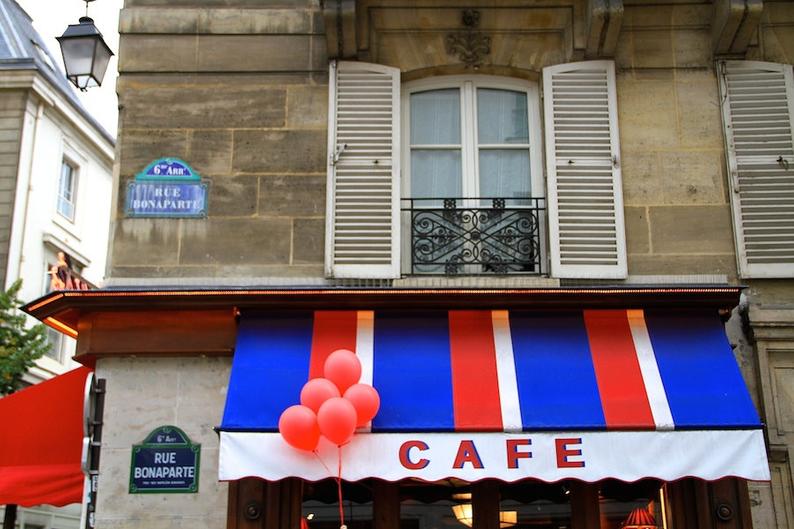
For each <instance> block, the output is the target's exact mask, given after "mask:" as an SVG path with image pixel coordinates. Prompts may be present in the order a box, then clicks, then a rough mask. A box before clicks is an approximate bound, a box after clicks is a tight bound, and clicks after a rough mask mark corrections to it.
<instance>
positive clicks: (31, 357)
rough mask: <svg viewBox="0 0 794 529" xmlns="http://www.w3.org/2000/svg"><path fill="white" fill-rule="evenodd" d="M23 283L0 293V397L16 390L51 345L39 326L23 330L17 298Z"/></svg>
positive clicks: (22, 315)
mask: <svg viewBox="0 0 794 529" xmlns="http://www.w3.org/2000/svg"><path fill="white" fill-rule="evenodd" d="M20 288H22V280H21V279H17V280H16V281H15V282H14V284H13V285H11V286H10V287H9V288H8V290H6V291H5V292H0V395H8V394H10V393H13V392H14V391H16V390H17V389H19V385H20V383H21V382H22V376H23V375H24V374H25V373H26V372H27V371H28V369H30V368H31V367H33V365H34V364H35V363H36V360H37V359H39V358H41V356H42V355H43V354H44V353H46V352H47V351H48V350H49V348H50V344H49V342H48V341H47V335H46V331H45V329H46V328H45V327H44V325H42V324H40V323H39V324H37V325H34V326H33V327H26V326H25V322H26V320H27V318H26V317H25V315H24V314H23V313H22V312H20V311H19V307H20V306H21V305H22V302H21V301H19V298H18V297H17V296H18V295H19V289H20Z"/></svg>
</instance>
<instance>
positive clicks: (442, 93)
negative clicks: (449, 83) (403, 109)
mask: <svg viewBox="0 0 794 529" xmlns="http://www.w3.org/2000/svg"><path fill="white" fill-rule="evenodd" d="M410 141H411V145H458V144H460V90H458V89H457V88H452V89H447V90H430V91H428V92H417V93H414V94H411V139H410Z"/></svg>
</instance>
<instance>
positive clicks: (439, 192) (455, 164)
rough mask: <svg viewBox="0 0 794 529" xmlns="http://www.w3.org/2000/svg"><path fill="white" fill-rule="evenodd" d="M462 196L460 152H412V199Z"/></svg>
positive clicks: (418, 150)
mask: <svg viewBox="0 0 794 529" xmlns="http://www.w3.org/2000/svg"><path fill="white" fill-rule="evenodd" d="M459 196H461V166H460V150H458V149H449V150H421V149H414V150H412V151H411V197H412V198H434V197H459Z"/></svg>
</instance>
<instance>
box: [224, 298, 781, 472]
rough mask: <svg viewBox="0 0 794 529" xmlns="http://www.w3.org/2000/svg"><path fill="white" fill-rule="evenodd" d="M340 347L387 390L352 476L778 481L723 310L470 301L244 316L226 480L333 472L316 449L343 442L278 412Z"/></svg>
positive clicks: (229, 408) (357, 446)
mask: <svg viewBox="0 0 794 529" xmlns="http://www.w3.org/2000/svg"><path fill="white" fill-rule="evenodd" d="M340 348H345V349H350V350H352V351H355V352H356V354H357V355H358V357H359V359H360V360H361V363H362V366H363V375H362V382H365V383H369V384H372V385H373V386H374V387H375V388H376V389H377V390H378V392H379V394H380V397H381V409H380V411H379V413H378V415H377V416H376V417H375V419H374V420H373V421H372V425H371V429H367V431H362V432H360V433H358V434H356V436H355V437H354V439H353V441H352V442H351V443H350V445H349V447H347V446H346V447H345V448H344V453H345V454H346V458H347V459H348V460H350V462H349V464H348V465H346V468H347V469H348V474H347V475H345V477H346V478H347V479H360V478H363V477H380V478H384V479H401V478H404V477H421V478H423V479H440V478H443V477H449V476H455V477H460V478H462V479H468V480H474V479H482V478H486V477H496V478H500V479H505V480H515V479H522V478H526V477H537V478H538V479H544V480H547V481H554V480H557V479H563V478H568V477H574V478H577V479H583V480H586V481H594V480H597V479H602V478H604V477H615V478H619V479H625V480H633V479H639V478H642V477H659V478H662V479H676V478H679V477H683V476H698V477H703V478H704V479H717V478H719V477H723V476H730V475H733V476H740V477H746V478H749V479H767V478H768V468H767V464H766V455H765V450H764V444H763V436H762V433H761V429H760V428H761V424H760V420H759V417H758V414H757V413H756V411H755V408H754V406H753V403H752V401H751V399H750V396H749V394H748V392H747V389H746V387H745V385H744V381H743V380H742V377H741V374H740V372H739V369H738V366H737V365H736V362H735V360H734V357H733V354H732V351H731V348H730V345H729V344H728V342H727V338H726V336H725V331H724V328H723V326H722V324H721V322H720V320H719V318H718V317H717V315H716V314H711V313H708V314H707V313H703V312H700V313H698V312H670V311H663V312H662V311H660V312H651V311H642V310H585V311H572V312H545V313H540V312H532V311H510V312H509V313H508V311H501V310H493V311H487V310H479V311H469V310H466V311H428V312H422V311H410V312H398V311H383V312H381V311H378V312H372V311H317V312H305V313H285V314H262V315H244V317H243V318H242V319H241V322H240V328H239V331H238V339H237V347H236V351H235V356H234V360H233V367H232V375H231V379H230V384H229V390H228V396H227V401H226V409H225V412H224V418H223V423H222V426H221V430H222V433H221V479H238V478H239V477H243V476H251V475H256V476H259V477H263V478H265V479H279V478H281V477H287V476H298V477H304V478H306V479H321V478H322V477H326V476H327V470H324V466H325V465H324V464H322V463H323V462H322V461H319V459H321V458H322V456H323V452H324V450H325V451H328V450H331V449H334V450H335V447H324V446H321V448H320V453H319V454H318V455H314V454H304V453H300V452H298V451H295V450H293V449H291V448H289V447H287V446H286V445H285V444H284V443H283V441H282V440H281V438H280V436H279V435H278V433H277V430H278V419H279V416H280V415H281V413H282V412H283V411H284V410H285V409H286V408H287V407H289V406H291V405H293V404H297V403H298V401H299V394H300V389H301V387H302V386H303V384H304V383H305V382H306V381H307V380H308V379H310V378H314V377H317V376H321V375H322V365H323V362H324V360H325V358H326V357H327V356H328V355H329V354H330V353H331V352H332V351H334V350H336V349H340ZM560 439H562V440H563V441H564V442H563V443H562V445H560V441H559V440H560ZM510 440H513V441H512V442H510ZM463 441H470V442H471V443H472V445H471V446H469V445H465V446H464V445H462V444H461V443H462V442H463ZM406 443H408V444H407V445H406ZM505 443H507V444H505ZM516 443H518V444H516ZM530 445H531V450H530V449H528V448H522V447H529V446H530ZM462 446H463V448H462ZM560 446H562V448H560ZM544 450H547V451H548V454H547V455H548V457H547V458H546V457H544V458H543V460H544V461H539V460H540V459H541V455H542V454H543V452H544ZM390 451H391V453H390ZM577 451H578V453H577ZM448 452H449V453H448ZM334 453H335V452H334ZM528 453H529V454H531V455H530V456H527V455H526V454H528ZM686 453H690V454H691V456H682V455H680V454H686ZM467 454H468V455H467ZM472 454H475V455H476V457H475V456H474V455H472ZM511 454H512V455H511ZM516 454H519V455H517V456H516ZM633 454H636V456H634V455H633ZM673 454H678V455H677V458H673V459H674V460H673V461H670V460H671V455H673ZM431 455H432V456H433V457H429V456H431ZM461 455H463V456H465V457H464V460H463V464H462V465H461V466H460V468H456V467H455V463H459V462H460V461H458V458H459V457H460V456H461ZM332 456H333V454H331V453H330V452H329V455H328V456H327V457H329V458H330V460H331V461H333V460H334V459H333V457H332ZM511 457H513V458H515V457H517V458H518V459H516V460H511ZM560 457H563V459H564V461H563V464H562V466H560ZM467 458H468V459H467ZM447 459H448V460H449V461H447V462H445V463H442V460H447ZM490 459H493V461H494V463H492V464H491V466H492V469H491V470H487V467H488V465H486V464H485V460H490ZM315 460H317V461H315ZM425 460H427V464H426V465H424V466H423V467H421V468H415V467H417V464H418V462H421V461H425ZM519 460H520V461H519ZM546 460H548V461H546ZM434 461H438V464H434ZM505 461H508V462H509V461H514V462H516V463H517V464H516V468H510V465H508V464H506V463H505ZM285 462H286V463H285ZM298 462H303V463H301V464H298ZM467 462H468V464H467ZM546 462H548V463H549V464H548V466H549V468H545V467H543V465H544V464H545V463H546ZM554 462H556V463H554ZM607 462H612V463H613V464H610V465H606V463H607ZM518 463H520V464H518ZM565 463H573V464H574V465H573V466H566V464H565ZM578 463H581V466H578ZM604 465H606V466H604ZM480 466H481V467H482V468H478V467H480ZM512 470H516V471H517V472H510V471H512Z"/></svg>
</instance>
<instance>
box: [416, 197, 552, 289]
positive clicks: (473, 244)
mask: <svg viewBox="0 0 794 529" xmlns="http://www.w3.org/2000/svg"><path fill="white" fill-rule="evenodd" d="M402 210H403V212H404V215H407V217H408V219H409V222H410V229H409V233H410V255H411V273H413V274H438V275H473V274H515V273H518V274H531V275H540V274H542V273H543V270H542V260H541V240H542V231H541V222H542V219H543V214H542V212H543V211H544V210H545V204H544V201H543V199H542V198H408V199H403V208H402Z"/></svg>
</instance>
